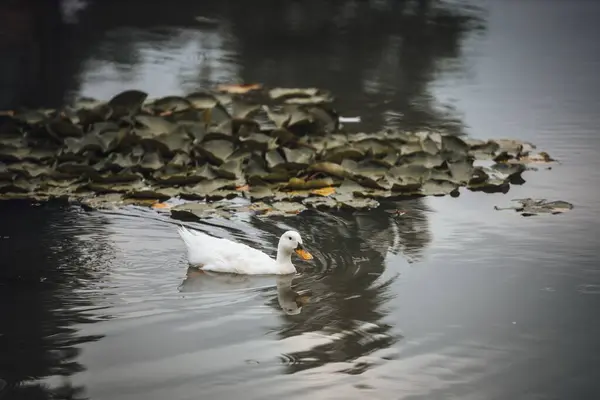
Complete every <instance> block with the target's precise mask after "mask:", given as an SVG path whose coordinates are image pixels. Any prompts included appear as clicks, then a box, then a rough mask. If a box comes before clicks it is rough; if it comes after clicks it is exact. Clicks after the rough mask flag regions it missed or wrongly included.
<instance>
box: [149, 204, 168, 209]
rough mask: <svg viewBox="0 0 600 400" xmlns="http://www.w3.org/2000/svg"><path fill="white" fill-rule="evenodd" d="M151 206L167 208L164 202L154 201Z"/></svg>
mask: <svg viewBox="0 0 600 400" xmlns="http://www.w3.org/2000/svg"><path fill="white" fill-rule="evenodd" d="M152 208H169V205H168V204H166V203H154V204H152Z"/></svg>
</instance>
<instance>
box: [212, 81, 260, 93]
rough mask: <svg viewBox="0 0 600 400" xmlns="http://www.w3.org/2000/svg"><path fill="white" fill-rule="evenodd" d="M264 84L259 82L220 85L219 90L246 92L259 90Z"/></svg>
mask: <svg viewBox="0 0 600 400" xmlns="http://www.w3.org/2000/svg"><path fill="white" fill-rule="evenodd" d="M261 88H262V85H260V84H258V83H250V84H241V85H219V86H217V90H218V91H220V92H227V93H232V94H244V93H248V92H250V91H252V90H259V89H261Z"/></svg>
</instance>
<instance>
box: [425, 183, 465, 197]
mask: <svg viewBox="0 0 600 400" xmlns="http://www.w3.org/2000/svg"><path fill="white" fill-rule="evenodd" d="M457 190H458V185H457V184H455V183H452V182H449V181H434V180H429V181H427V182H425V183H424V184H423V186H422V187H421V194H423V195H425V196H444V195H447V194H452V193H453V192H454V193H457Z"/></svg>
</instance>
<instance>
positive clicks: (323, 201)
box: [302, 196, 338, 210]
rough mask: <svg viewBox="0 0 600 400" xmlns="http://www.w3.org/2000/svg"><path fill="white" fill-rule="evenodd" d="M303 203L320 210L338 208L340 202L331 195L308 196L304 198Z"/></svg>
mask: <svg viewBox="0 0 600 400" xmlns="http://www.w3.org/2000/svg"><path fill="white" fill-rule="evenodd" d="M302 204H304V205H305V206H306V207H309V208H316V209H318V210H329V209H333V208H336V207H337V205H338V202H337V201H336V200H334V199H333V198H331V197H322V196H319V197H308V198H306V199H304V200H302Z"/></svg>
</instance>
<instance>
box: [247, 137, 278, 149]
mask: <svg viewBox="0 0 600 400" xmlns="http://www.w3.org/2000/svg"><path fill="white" fill-rule="evenodd" d="M239 140H240V142H242V143H243V144H244V145H245V146H248V147H249V148H251V149H254V150H260V151H269V150H274V149H276V148H277V139H276V138H273V137H271V136H268V135H265V134H264V133H252V134H250V135H248V136H246V137H240V139H239Z"/></svg>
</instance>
